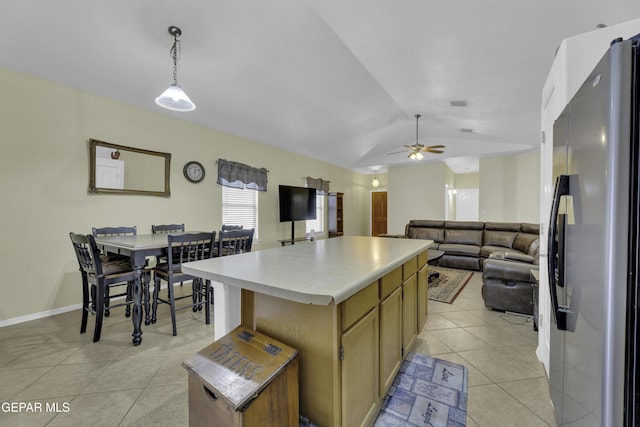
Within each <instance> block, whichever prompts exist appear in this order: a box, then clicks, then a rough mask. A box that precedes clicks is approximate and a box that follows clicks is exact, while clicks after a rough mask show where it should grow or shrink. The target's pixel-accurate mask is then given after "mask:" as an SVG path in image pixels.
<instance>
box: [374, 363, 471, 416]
mask: <svg viewBox="0 0 640 427" xmlns="http://www.w3.org/2000/svg"><path fill="white" fill-rule="evenodd" d="M466 422H467V368H466V367H464V366H463V365H458V364H456V363H451V362H447V361H445V360H441V359H436V358H433V357H429V356H425V355H423V354H417V353H409V354H408V355H407V358H406V359H405V360H404V362H402V365H401V367H400V372H399V373H398V375H397V376H396V378H395V380H394V382H393V385H392V386H391V388H390V389H389V392H388V393H387V396H386V398H385V401H384V402H383V404H382V409H381V410H380V413H379V414H378V418H377V419H376V422H375V424H374V427H392V426H393V427H397V426H402V427H413V426H429V427H458V426H465V425H466Z"/></svg>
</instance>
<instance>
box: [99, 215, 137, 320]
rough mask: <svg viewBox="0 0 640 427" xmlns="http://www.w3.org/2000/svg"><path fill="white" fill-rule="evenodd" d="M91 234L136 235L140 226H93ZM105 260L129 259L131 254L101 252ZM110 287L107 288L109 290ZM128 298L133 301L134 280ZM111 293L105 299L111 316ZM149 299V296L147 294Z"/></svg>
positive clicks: (127, 310)
mask: <svg viewBox="0 0 640 427" xmlns="http://www.w3.org/2000/svg"><path fill="white" fill-rule="evenodd" d="M91 234H92V235H93V237H109V236H135V235H137V234H138V227H136V226H135V225H134V226H131V227H127V226H125V227H92V228H91ZM101 256H102V259H103V261H129V260H130V258H129V255H124V254H114V253H101ZM108 291H109V289H107V292H108ZM127 292H128V295H127V300H128V301H133V282H131V283H130V284H129V286H128V288H127ZM108 297H109V295H108V294H107V299H106V301H105V316H106V317H109V314H110V311H109V298H108ZM146 298H147V299H148V298H149V296H148V295H146ZM124 314H125V316H127V317H129V316H131V307H129V306H127V308H126V310H125V313H124Z"/></svg>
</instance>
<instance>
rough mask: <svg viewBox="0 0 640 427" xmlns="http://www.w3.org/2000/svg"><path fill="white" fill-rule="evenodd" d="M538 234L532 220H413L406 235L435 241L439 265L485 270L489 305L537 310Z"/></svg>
mask: <svg viewBox="0 0 640 427" xmlns="http://www.w3.org/2000/svg"><path fill="white" fill-rule="evenodd" d="M539 232H540V230H539V225H538V224H529V223H511V222H479V221H437V220H411V221H409V223H408V224H407V225H406V227H405V236H404V237H407V238H410V239H428V240H433V241H434V245H433V246H432V247H431V249H437V250H440V251H443V252H444V254H443V255H442V257H440V258H439V259H438V260H437V265H440V266H445V267H452V268H463V269H467V270H476V271H483V274H482V282H483V286H482V295H483V298H484V301H485V306H487V307H489V308H494V309H497V310H504V311H514V312H518V313H524V314H533V311H534V307H533V302H534V297H533V293H534V291H535V290H536V289H537V287H536V286H535V283H536V281H535V278H534V276H533V273H532V270H537V268H538V252H539V246H540V240H539Z"/></svg>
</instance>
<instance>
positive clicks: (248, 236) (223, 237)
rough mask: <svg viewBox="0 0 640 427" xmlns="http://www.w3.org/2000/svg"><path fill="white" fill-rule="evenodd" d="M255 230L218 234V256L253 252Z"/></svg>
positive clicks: (221, 232)
mask: <svg viewBox="0 0 640 427" xmlns="http://www.w3.org/2000/svg"><path fill="white" fill-rule="evenodd" d="M253 232H254V229H253V228H247V229H242V230H230V231H220V233H219V234H218V244H217V246H218V248H217V249H218V250H217V256H228V255H235V254H241V253H244V252H251V246H253Z"/></svg>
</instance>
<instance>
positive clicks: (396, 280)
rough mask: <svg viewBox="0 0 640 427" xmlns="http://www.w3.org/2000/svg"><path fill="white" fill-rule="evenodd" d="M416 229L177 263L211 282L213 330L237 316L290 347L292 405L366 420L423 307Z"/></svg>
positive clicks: (422, 262) (342, 419) (314, 413)
mask: <svg viewBox="0 0 640 427" xmlns="http://www.w3.org/2000/svg"><path fill="white" fill-rule="evenodd" d="M431 243H432V242H431V241H429V240H419V239H387V238H380V237H360V236H344V237H339V238H333V239H326V240H318V241H315V242H310V243H308V244H304V245H293V246H286V247H280V248H274V249H267V250H262V251H256V252H250V253H246V254H240V255H234V256H230V257H222V258H213V259H209V260H203V261H197V262H193V263H188V264H184V265H183V271H184V272H186V273H188V274H193V275H195V276H199V277H203V278H205V279H209V280H211V281H212V282H214V285H213V286H214V292H215V294H214V300H215V309H214V327H215V337H216V338H219V337H221V336H223V335H225V334H226V333H228V332H229V331H231V330H232V329H233V328H235V327H236V326H237V325H238V324H240V323H242V324H243V325H244V326H246V327H249V328H252V329H255V330H257V331H260V332H262V333H264V334H266V335H268V336H271V337H273V338H275V339H277V340H280V341H282V342H284V343H286V344H288V345H290V346H292V347H294V348H296V349H298V351H299V359H300V412H301V414H302V415H303V416H305V417H307V418H309V419H310V421H311V422H313V423H315V424H317V425H318V426H321V427H322V426H345V427H346V426H349V427H351V426H358V425H367V424H370V423H371V422H372V421H373V419H374V418H375V415H376V414H377V411H378V409H379V407H380V404H381V401H382V398H383V397H384V395H385V393H386V391H387V390H388V388H389V387H390V386H391V383H392V381H393V378H394V377H395V374H396V373H397V371H398V369H399V367H400V364H401V363H402V359H403V358H404V355H406V354H407V352H408V351H409V349H410V348H411V346H412V345H413V343H414V342H415V338H416V336H417V334H418V331H419V330H421V329H422V326H423V325H424V323H425V322H426V317H427V287H428V285H427V275H428V271H427V268H428V267H427V248H428V247H429V246H430V244H431Z"/></svg>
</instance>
